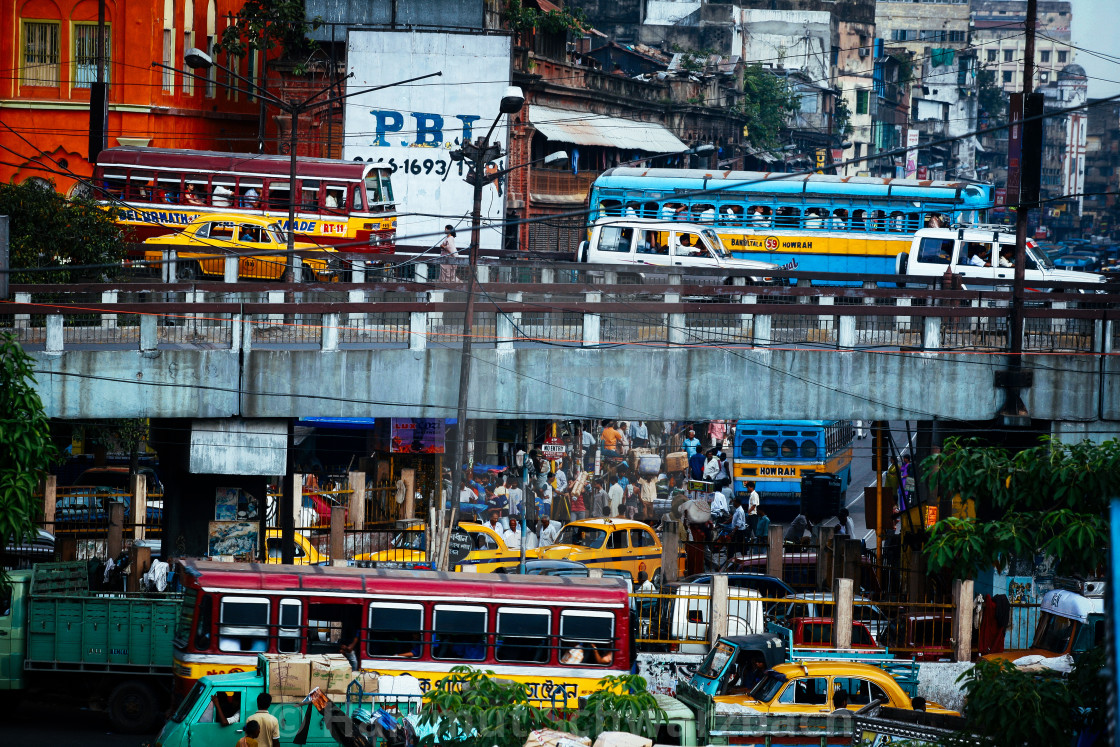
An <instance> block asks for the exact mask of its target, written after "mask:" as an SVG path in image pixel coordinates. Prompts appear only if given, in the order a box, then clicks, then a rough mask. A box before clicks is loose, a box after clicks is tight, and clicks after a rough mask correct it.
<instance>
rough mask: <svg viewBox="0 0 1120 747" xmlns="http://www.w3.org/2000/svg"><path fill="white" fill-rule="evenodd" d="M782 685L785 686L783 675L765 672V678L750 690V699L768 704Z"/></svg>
mask: <svg viewBox="0 0 1120 747" xmlns="http://www.w3.org/2000/svg"><path fill="white" fill-rule="evenodd" d="M784 684H786V677H785V675H782V674H778V673H777V672H767V673H766V676H765V677H763V678H762V679H761V680H760V681H759V683H758V684H757V685H755V686H754V689H753V690H751V697H752V698H754V699H755V700H757V701H759V702H761V703H769V702H770V701H771V700H773V699H774V696H776V695H777V694H778V691H779V690H781V689H782V685H784Z"/></svg>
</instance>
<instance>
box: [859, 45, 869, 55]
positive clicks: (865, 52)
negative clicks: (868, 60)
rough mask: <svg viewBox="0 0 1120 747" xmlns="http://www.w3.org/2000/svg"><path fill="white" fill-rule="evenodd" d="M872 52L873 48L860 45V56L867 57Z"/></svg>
mask: <svg viewBox="0 0 1120 747" xmlns="http://www.w3.org/2000/svg"><path fill="white" fill-rule="evenodd" d="M870 54H871V49H870V48H869V47H860V48H859V56H860V57H867V56H868V55H870Z"/></svg>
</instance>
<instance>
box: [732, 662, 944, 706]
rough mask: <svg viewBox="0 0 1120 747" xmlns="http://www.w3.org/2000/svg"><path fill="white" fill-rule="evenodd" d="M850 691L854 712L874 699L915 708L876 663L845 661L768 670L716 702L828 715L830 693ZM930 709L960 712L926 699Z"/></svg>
mask: <svg viewBox="0 0 1120 747" xmlns="http://www.w3.org/2000/svg"><path fill="white" fill-rule="evenodd" d="M839 690H844V692H846V693H847V694H848V706H847V708H848V710H850V711H858V710H859V709H860V708H863V707H864V706H866V705H869V704H870V703H871V702H872V701H875V700H879V701H882V703H883V705H884V706H887V707H889V708H902V709H905V710H913V708H914V705H913V703H912V702H911V701H910V696H909V695H907V694H906V691H905V690H903V689H902V687H901V686H900V685H899V684H898V683H897V682H896V681H895V679H894V678H893V677H891V676H890V675H889V674H887V673H886V672H885V671H883V670H882V669H880V668H879V667H876V666H873V665H871V664H859V663H856V662H845V661H801V662H793V663H789V664H779V665H778V666H776V667H774V668H773V669H770V670H768V671H767V672H766V674H765V675H764V676H763V678H762V680H761V681H760V682H759V683H758V684H757V685H755V686H754V687H753V688H752V689H751V691H750V694H749V695H747V694H731V695H717V696H716V698H715V700H716V703H730V704H734V705H740V706H744V707H746V708H751V709H753V710H756V711H763V712H766V713H773V714H795V713H830V712H832V711H833V710H835V707H834V706H833V696H834V695H835V693H836V692H837V691H839ZM925 709H926V711H928V712H929V713H943V714H948V715H951V716H959V715H960V714H959V713H957V712H956V711H951V710H949V709H947V708H945V707H944V706H941V705H938V704H937V703H934V702H932V701H927V702H926V708H925Z"/></svg>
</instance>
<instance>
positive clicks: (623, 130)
mask: <svg viewBox="0 0 1120 747" xmlns="http://www.w3.org/2000/svg"><path fill="white" fill-rule="evenodd" d="M529 121H530V122H531V123H532V125H533V127H535V128H536V129H537V132H539V133H541V134H542V135H544V136H545V138H547V139H548V140H549V141H551V142H554V143H571V144H573V145H598V146H603V147H608V148H619V149H621V150H639V151H645V152H646V153H683V152H684V151H686V150H688V146H687V145H685V144H684V143H683V142H681V140H680V138H678V137H677V136H676V135H674V134H673V133H672V132H670V131H669V130H668V129H666V128H665V127H663V126H662V125H659V124H657V123H655V122H637V121H635V120H632V119H622V118H620V117H609V116H607V115H605V114H592V113H591V112H580V111H569V110H566V109H552V108H550V107H546V106H537V105H531V106H530V109H529Z"/></svg>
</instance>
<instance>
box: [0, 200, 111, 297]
mask: <svg viewBox="0 0 1120 747" xmlns="http://www.w3.org/2000/svg"><path fill="white" fill-rule="evenodd" d="M52 187H53V185H52ZM0 215H7V216H9V219H8V230H9V239H10V253H11V263H12V267H17V268H18V267H57V268H58V269H57V270H52V271H50V272H36V273H30V272H15V273H13V274H12V282H13V283H68V282H72V281H75V280H80V279H82V278H86V277H100V276H103V275H106V274H114V273H112V272H107V271H105V270H97V271H82V270H72V269H70V267H73V266H74V265H90V264H112V265H119V264H120V262H121V260H122V259H123V258H124V253H125V242H124V236H123V234H122V232H121V229H120V226H118V225H117V224H116V223H115V222H114V221H113V218H114V216H115V215H116V209H115V208H114V209H110V210H106V209H104V208H102V207H99V206H98V205H97V202H96V201H95V200H94V199H91V198H88V197H81V196H77V195H76V196H74V197H70V198H67V197H65V196H63V195H60V194H59V193H58V192H55V191H54V189H53V188H51V189H47V188H45V187H44V186H42V183H41V182H35V181H31V180H28V181H25V182H23V183H22V184H0Z"/></svg>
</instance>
